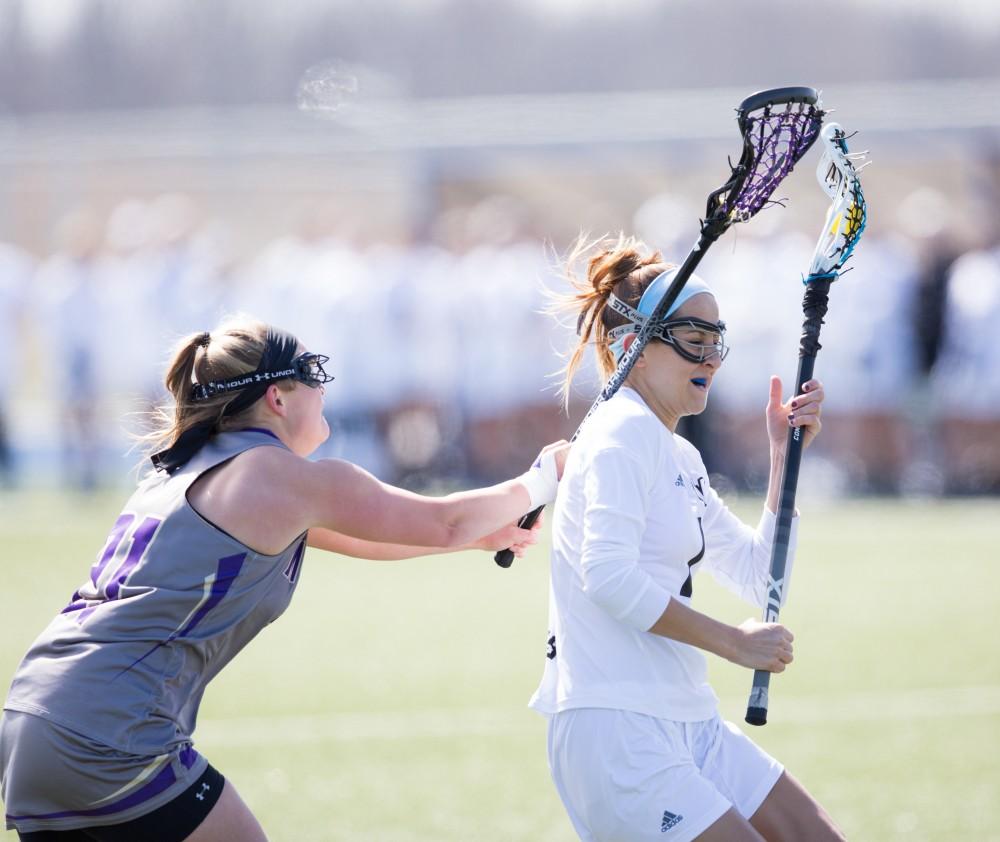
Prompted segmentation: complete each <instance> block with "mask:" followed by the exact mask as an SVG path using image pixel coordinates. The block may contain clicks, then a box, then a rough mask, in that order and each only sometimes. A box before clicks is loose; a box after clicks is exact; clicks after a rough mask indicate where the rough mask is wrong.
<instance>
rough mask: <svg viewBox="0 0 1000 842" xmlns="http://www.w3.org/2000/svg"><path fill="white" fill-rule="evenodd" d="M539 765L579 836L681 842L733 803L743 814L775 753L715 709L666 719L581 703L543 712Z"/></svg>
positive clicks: (762, 787)
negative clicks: (693, 717)
mask: <svg viewBox="0 0 1000 842" xmlns="http://www.w3.org/2000/svg"><path fill="white" fill-rule="evenodd" d="M548 742H549V768H550V769H551V770H552V777H553V779H554V781H555V784H556V789H557V790H558V791H559V797H560V798H561V799H562V802H563V804H564V805H565V807H566V810H567V812H568V813H569V817H570V821H572V822H573V827H574V828H575V829H576V832H577V834H578V835H579V836H580V838H581V839H582V840H584V842H611V840H614V842H643V840H654V839H655V840H659V842H683V840H690V839H694V838H696V837H697V836H698V835H699V834H701V833H703V832H704V831H705V830H706V829H708V828H709V827H710V826H711V825H712V824H714V823H715V822H716V821H717V820H718V819H719V818H720V817H721V816H722V815H723V814H724V813H725V812H726V811H727V810H729V809H730V808H731V807H735V808H736V810H737V811H738V812H739V813H740V814H741V815H742V816H744V817H745V818H748V819H749V818H750V816H752V815H753V814H754V813H755V812H756V811H757V808H758V807H760V805H761V804H762V803H763V802H764V799H765V798H766V797H767V794H768V793H769V792H770V791H771V788H772V787H773V786H774V784H775V783H776V782H777V780H778V778H779V777H780V776H781V773H782V771H783V768H782V766H781V764H780V763H778V762H777V761H776V760H774V759H773V758H772V757H770V756H769V755H768V754H766V753H765V752H764V751H762V750H761V749H759V748H758V747H757V746H756V745H755V744H754V743H753V742H752V741H751V740H750V739H749V738H748V737H746V736H745V735H744V734H743V733H742V732H741V731H740V729H739V728H737V727H736V726H735V725H731V724H730V723H728V722H723V721H722V719H720V718H719V716H718V715H716V716H715V717H714V718H713V719H709V720H706V721H704V722H673V721H671V720H668V719H656V718H655V717H652V716H645V715H643V714H641V713H633V712H631V711H622V710H604V709H598V708H581V709H578V710H567V711H563V712H562V713H557V714H554V715H553V716H551V717H550V718H549V739H548Z"/></svg>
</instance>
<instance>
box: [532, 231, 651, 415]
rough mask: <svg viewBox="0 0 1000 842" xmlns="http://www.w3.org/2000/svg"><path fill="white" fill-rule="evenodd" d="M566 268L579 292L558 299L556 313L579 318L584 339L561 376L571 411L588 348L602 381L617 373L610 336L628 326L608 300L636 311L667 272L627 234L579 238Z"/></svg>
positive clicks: (578, 328)
mask: <svg viewBox="0 0 1000 842" xmlns="http://www.w3.org/2000/svg"><path fill="white" fill-rule="evenodd" d="M588 255H589V257H588ZM584 259H586V260H587V270H586V275H585V277H584V278H583V279H581V278H580V277H579V276H578V275H577V274H576V269H575V267H576V266H577V264H579V263H580V262H581V261H582V260H584ZM565 266H566V269H565V274H566V278H567V279H568V280H569V283H570V285H571V286H572V287H573V289H574V290H575V292H572V293H568V294H566V295H564V296H559V297H558V299H557V302H556V305H555V307H553V308H552V309H553V310H554V311H557V312H559V313H570V314H573V315H575V317H576V332H577V335H578V336H579V337H580V338H579V341H578V342H577V345H576V347H575V348H574V349H573V352H572V354H571V355H570V358H569V361H568V362H567V363H566V366H565V368H564V369H563V371H562V376H563V381H562V385H561V387H560V389H559V395H560V397H561V398H562V401H563V405H564V406H566V407H567V409H568V408H569V398H570V388H571V386H572V384H573V378H574V376H575V375H576V373H577V370H578V369H579V367H580V362H581V361H582V359H583V355H584V352H585V351H586V348H587V346H588V345H593V346H594V350H595V352H596V353H597V364H598V368H599V369H600V372H601V379H602V380H607V378H608V377H610V376H611V374H612V372H614V370H615V364H616V363H615V357H614V354H613V353H612V351H611V343H610V342H609V340H608V331H610V330H612V329H613V328H615V327H618V326H619V325H624V324H627V323H628V320H627V319H626V318H625V317H624V316H622V315H621V314H619V313H617V312H615V311H614V310H612V309H611V308H609V307H608V306H607V305H608V298H609V297H610V296H611V294H612V293H614V294H615V296H616V297H617V298H619V299H621V300H622V301H624V302H625V303H626V304H629V305H630V306H632V307H636V306H637V305H638V303H639V299H640V298H641V297H642V293H643V292H644V291H645V289H646V287H647V286H649V284H650V283H651V282H652V281H653V279H654V278H656V276H657V275H659V274H660V273H661V272H662V271H663V270H664V269H666V268H668V266H667V264H664V263H663V257H662V255H661V254H660V252H658V251H650V250H649V249H648V248H647V247H646V245H645V244H644V243H643V242H641V241H640V240H638V239H636V238H635V237H626V236H625V235H624V234H619V235H618V237H617V238H615V239H612V238H600V239H597V240H591V239H589V238H587V237H584V236H581V237H579V238H578V239H577V241H576V243H575V244H574V245H573V247H572V249H571V250H570V252H569V255H568V256H567V258H566V261H565Z"/></svg>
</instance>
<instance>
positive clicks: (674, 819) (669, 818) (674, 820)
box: [660, 810, 684, 833]
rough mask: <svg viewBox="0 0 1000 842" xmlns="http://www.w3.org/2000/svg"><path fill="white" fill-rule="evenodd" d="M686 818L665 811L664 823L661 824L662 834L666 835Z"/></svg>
mask: <svg viewBox="0 0 1000 842" xmlns="http://www.w3.org/2000/svg"><path fill="white" fill-rule="evenodd" d="M683 818H684V816H678V815H677V814H676V813H671V812H670V811H669V810H664V811H663V821H662V822H661V823H660V833H666V832H667V831H668V830H670V828H672V827H674V826H675V825H678V824H680V822H681V819H683Z"/></svg>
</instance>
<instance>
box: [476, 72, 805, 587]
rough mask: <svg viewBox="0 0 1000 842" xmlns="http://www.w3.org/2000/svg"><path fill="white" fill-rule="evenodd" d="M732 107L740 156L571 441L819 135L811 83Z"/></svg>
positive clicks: (532, 515) (533, 516) (502, 557)
mask: <svg viewBox="0 0 1000 842" xmlns="http://www.w3.org/2000/svg"><path fill="white" fill-rule="evenodd" d="M736 112H737V121H738V124H739V129H740V134H741V135H742V137H743V152H742V154H741V156H740V160H739V162H738V163H737V164H736V166H733V165H732V162H730V169H731V170H732V172H731V174H730V177H729V180H728V181H727V182H726V183H725V184H723V185H722V186H721V187H720V188H719V189H718V190H715V191H713V192H712V193H710V194H709V196H708V202H707V209H706V212H705V218H704V219H703V220H701V233H700V236H699V237H698V242H697V243H695V245H694V248H692V249H691V251H690V253H689V254H688V256H687V257H686V258H685V260H684V262H683V263H682V264H681V266H680V268H679V269H678V270H677V273H676V275H675V276H674V279H673V281H671V283H670V286H669V287H667V290H666V292H664V293H663V297H662V298H661V299H660V301H659V303H658V304H657V305H656V308H655V309H654V310H653V312H652V313H651V314H650V315H649V318H648V319H646V321H645V323H644V324H643V325H642V327H641V328H640V330H639V332H638V334H637V335H636V338H635V341H633V342H632V344H631V346H629V349H628V350H627V351H626V352H625V354H624V356H622V358H621V360H620V361H619V362H618V367H617V368H616V369H615V371H614V373H613V374H612V375H611V377H610V379H609V380H608V382H607V383H606V384H605V386H604V388H603V389H602V390H601V394H600V395H598V397H597V400H596V401H594V403H593V405H592V406H591V407H590V410H589V411H588V412H587V415H586V416H585V417H584V419H583V421H582V422H581V424H580V427H578V428H577V431H576V433H574V434H573V440H575V439H576V437H577V436H578V435H579V433H580V428H581V427H582V426H583V424H585V423H586V422H587V418H590V416H591V415H592V414H593V413H594V411H595V410H596V409H597V407H598V406H600V405H601V404H602V403H604V401H606V400H608V399H609V398H610V397H611V396H612V395H614V394H615V392H617V391H618V389H619V387H620V386H621V385H622V383H624V382H625V379H626V378H627V377H628V375H629V372H630V371H631V370H632V366H633V365H635V361H636V360H637V359H639V356H640V355H641V354H642V352H643V349H644V348H645V347H646V344H647V343H648V342H649V340H650V339H651V338H652V335H653V332H654V330H655V328H656V327H657V325H658V324H659V322H660V321H661V320H662V318H663V316H664V314H665V313H666V312H667V311H668V310H669V309H670V306H671V305H672V304H673V303H674V301H675V300H676V298H677V296H678V295H679V294H680V292H681V290H682V289H683V288H684V284H686V283H687V281H688V278H690V277H691V275H692V273H693V272H694V270H695V268H696V267H697V266H698V264H699V263H700V262H701V259H702V258H703V257H704V256H705V252H706V251H708V248H709V246H711V245H712V243H714V242H715V241H716V240H717V239H719V237H720V236H722V234H724V233H725V232H726V231H727V230H728V229H729V227H730V226H731V225H734V224H735V223H737V222H746V221H747V220H749V219H750V218H751V217H753V216H754V215H755V214H756V213H757V211H759V210H760V209H761V208H762V207H764V205H766V204H767V203H768V201H769V199H770V198H771V194H772V193H773V192H774V191H775V190H776V189H777V187H778V185H779V184H780V183H781V182H782V180H783V179H784V178H785V177H786V176H787V175H788V174H789V173H790V172H791V171H792V168H793V167H794V166H795V164H796V162H797V161H798V160H799V159H800V158H801V157H802V156H803V155H805V153H806V152H807V151H808V149H809V147H810V146H812V144H813V142H814V141H815V140H816V138H817V137H818V136H819V129H820V126H821V125H822V122H823V111H822V110H821V108H820V106H819V95H818V94H817V93H816V91H814V90H813V89H812V88H800V87H797V88H775V89H773V90H769V91H761V92H759V93H756V94H753V95H752V96H749V97H747V98H746V99H745V100H743V102H741V103H740V105H739V107H738V108H737V109H736ZM541 512H542V509H541V507H539V508H537V509H535V510H534V511H532V512H529V513H528V514H526V515H525V516H524V517H523V518H521V520H520V522H519V524H518V525H519V526H521V527H522V528H524V529H530V528H531V527H532V526H533V525H534V523H535V521H536V520H538V516H539V515H540V514H541ZM513 560H514V554H513V553H512V552H511V551H510V550H509V549H508V550H501V551H500V552H498V553H497V554H496V555H495V556H494V561H496V563H497V564H499V565H500V566H501V567H510V565H511V562H513Z"/></svg>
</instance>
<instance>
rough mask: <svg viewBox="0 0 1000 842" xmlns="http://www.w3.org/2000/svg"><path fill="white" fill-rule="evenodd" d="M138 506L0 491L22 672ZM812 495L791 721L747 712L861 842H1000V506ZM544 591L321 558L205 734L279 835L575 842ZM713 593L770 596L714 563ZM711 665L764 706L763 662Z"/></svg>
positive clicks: (456, 568) (8, 667) (209, 706)
mask: <svg viewBox="0 0 1000 842" xmlns="http://www.w3.org/2000/svg"><path fill="white" fill-rule="evenodd" d="M120 502H121V500H120V499H118V498H117V497H108V496H102V497H100V498H97V499H95V500H91V501H82V500H79V499H75V498H70V497H53V496H47V495H44V494H37V493H36V494H32V495H24V496H10V495H7V496H0V538H2V542H3V544H2V545H3V547H4V554H3V560H2V563H3V569H4V573H5V576H4V593H3V603H2V604H3V614H2V618H0V631H2V637H0V682H2V683H3V684H4V685H6V683H7V681H8V680H9V678H10V675H11V673H12V672H13V670H14V668H15V666H16V663H17V661H18V659H19V658H20V656H21V655H22V654H23V651H24V650H25V648H26V647H27V646H28V644H29V643H30V641H31V639H32V638H33V637H34V635H35V634H36V633H37V632H38V631H39V630H40V629H41V628H42V627H43V625H44V624H45V623H46V622H47V621H48V619H49V617H50V616H51V615H52V614H53V613H55V612H56V611H58V610H59V609H60V608H61V607H62V606H63V605H64V604H65V603H66V602H67V600H68V598H69V596H70V594H71V593H72V591H73V589H74V588H75V587H76V585H77V584H79V583H80V582H82V581H83V579H84V577H85V574H86V571H87V569H88V567H89V565H90V563H91V561H92V558H93V556H94V554H95V553H96V552H97V549H98V548H99V546H100V545H101V544H102V542H103V539H104V537H105V535H106V533H107V530H108V528H109V527H110V525H111V523H112V522H113V521H114V518H115V517H116V515H117V513H118V506H119V505H120ZM739 508H740V510H741V511H742V512H744V514H745V515H746V516H747V517H748V518H749V517H753V519H754V520H755V519H756V517H755V512H754V510H753V507H752V506H751V505H749V504H742V503H741V505H740V507H739ZM804 508H805V509H806V515H807V516H806V517H805V518H803V523H802V527H801V531H800V548H799V554H798V562H797V565H796V575H795V579H794V580H793V583H792V586H791V595H790V601H789V604H788V606H787V608H786V610H785V611H784V613H783V615H782V620H783V621H785V622H786V623H787V624H788V625H789V626H790V627H791V628H792V630H793V631H794V632H795V633H796V661H795V663H794V664H793V665H792V667H791V669H790V670H789V671H788V672H787V673H785V674H784V675H781V676H779V677H777V678H775V680H774V681H773V682H772V693H771V723H770V724H768V725H767V726H766V727H765V728H762V729H752V728H750V726H746V728H747V729H749V730H751V731H752V732H753V736H754V737H755V738H756V739H757V740H758V741H759V742H760V743H761V745H763V746H764V747H765V748H766V749H767V750H769V751H770V752H772V753H773V754H775V755H776V756H777V757H778V758H779V759H781V760H782V761H783V762H784V763H785V764H786V765H787V766H788V768H789V769H790V770H791V771H792V772H793V773H794V774H796V775H797V776H798V777H799V778H800V779H801V780H802V781H803V782H804V783H805V784H806V786H807V787H808V788H809V789H810V790H812V792H813V793H814V794H815V795H816V796H817V797H818V798H819V800H820V801H821V802H822V803H823V804H824V805H825V806H826V807H827V809H828V810H829V811H830V812H831V813H832V814H833V815H834V817H835V818H836V819H837V820H838V821H839V823H840V824H841V826H842V827H843V828H844V830H845V831H846V833H847V835H848V837H849V838H851V839H857V840H913V841H914V842H916V841H917V840H941V841H942V842H945V840H948V842H951V840H957V839H962V840H978V841H979V842H981V841H982V840H1000V651H998V649H1000V645H998V639H1000V635H998V631H1000V526H998V523H1000V502H998V501H996V500H988V501H987V500H975V501H955V502H948V503H897V502H882V501H858V502H851V503H847V504H837V505H835V506H833V505H831V506H818V505H810V504H809V503H808V501H806V503H805V505H804ZM546 587H547V568H546V561H545V555H544V551H543V550H541V549H539V550H537V551H536V553H535V555H534V557H532V558H530V559H527V560H524V561H519V562H517V563H515V566H514V567H513V568H512V569H511V570H510V571H506V572H505V571H502V570H500V569H499V568H497V567H495V566H494V565H493V562H492V561H491V559H490V558H489V557H488V556H487V555H485V554H463V555H454V556H446V557H441V558H433V559H421V560H414V561H410V562H396V563H386V562H382V563H375V562H359V561H349V560H345V559H342V558H338V557H332V556H323V555H321V554H318V553H314V554H312V555H310V556H308V557H307V561H306V565H305V569H304V572H303V578H302V581H301V585H300V587H299V590H298V593H297V595H296V598H295V600H294V601H293V603H292V606H291V608H290V609H289V611H288V613H286V614H285V616H284V617H283V618H282V619H281V621H280V622H278V623H277V624H275V626H274V627H272V628H270V629H268V630H266V631H265V632H264V633H263V634H262V635H261V636H260V637H259V638H258V639H257V640H256V641H255V642H254V643H253V644H252V645H251V646H250V648H249V649H248V650H247V651H246V652H245V653H243V655H242V656H241V657H240V658H238V659H237V660H236V661H235V662H234V663H233V664H232V665H231V666H230V667H229V669H228V670H227V672H226V673H225V674H224V675H223V676H221V677H220V678H219V679H218V680H217V681H216V682H215V684H214V685H213V687H212V688H210V690H209V693H208V694H207V696H206V700H205V703H204V706H203V708H202V716H201V721H200V723H199V729H198V733H197V734H196V745H197V746H198V748H199V749H200V750H201V751H202V752H203V753H205V754H206V755H207V756H208V757H209V758H210V759H211V760H212V762H213V763H214V764H215V765H216V766H217V767H218V768H220V769H221V770H222V771H223V772H224V773H225V774H226V775H227V776H228V777H229V778H230V779H231V780H232V781H234V782H235V783H236V785H237V787H238V788H239V789H240V791H241V792H242V794H243V796H244V798H245V799H246V800H247V801H248V802H249V803H250V805H251V806H252V807H253V808H254V810H255V811H256V813H257V815H258V816H259V817H260V819H261V820H262V822H263V824H264V826H265V828H266V829H267V830H268V833H269V835H270V838H271V839H272V840H275V841H276V842H280V841H281V840H285V841H286V842H291V840H296V842H302V840H385V841H386V842H416V840H426V842H444V841H445V840H456V842H457V841H458V840H463V842H467V840H486V841H487V842H494V840H495V841H496V842H499V840H524V841H525V842H537V841H538V840H545V842H561V840H567V841H568V840H572V839H573V838H574V835H573V833H572V831H571V829H570V826H569V823H568V821H567V820H566V819H565V817H564V815H563V813H562V808H561V805H560V804H559V802H558V800H557V797H556V795H555V792H554V790H553V788H552V786H551V784H550V782H549V778H548V771H547V769H546V765H545V737H544V726H543V721H542V719H541V718H540V717H539V716H537V715H536V714H534V713H532V712H531V711H528V710H527V709H526V708H525V703H526V701H527V699H528V696H529V695H530V694H531V692H532V691H533V690H534V687H535V683H536V681H537V679H538V677H539V675H540V672H541V668H542V662H543V652H544V638H545V630H546ZM695 607H697V608H700V609H701V610H705V611H708V612H710V613H712V614H714V615H715V616H718V617H720V618H721V619H725V620H729V621H732V622H734V623H735V622H739V621H741V620H743V619H744V618H745V617H747V616H750V615H751V614H756V613H757V612H755V611H754V610H752V609H750V608H749V607H746V606H743V605H742V604H741V603H739V602H738V601H737V600H735V599H734V598H730V597H729V595H728V594H726V593H725V592H722V591H721V590H720V589H719V588H718V587H717V586H716V585H715V583H714V582H713V581H712V580H711V579H709V578H708V577H707V576H703V577H699V578H698V579H696V580H695ZM712 669H713V675H714V681H715V685H716V689H717V690H718V692H719V695H720V696H721V698H722V707H723V714H724V715H725V716H726V717H727V718H730V719H734V720H739V721H742V714H743V710H744V706H745V704H746V694H747V689H748V687H749V681H750V675H749V673H748V672H747V671H744V670H741V669H739V668H737V667H734V666H732V665H731V664H728V663H725V662H718V661H716V662H713V664H712ZM0 838H2V840H3V842H8V840H13V839H15V838H16V836H15V834H13V833H6V834H4V833H2V832H0Z"/></svg>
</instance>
